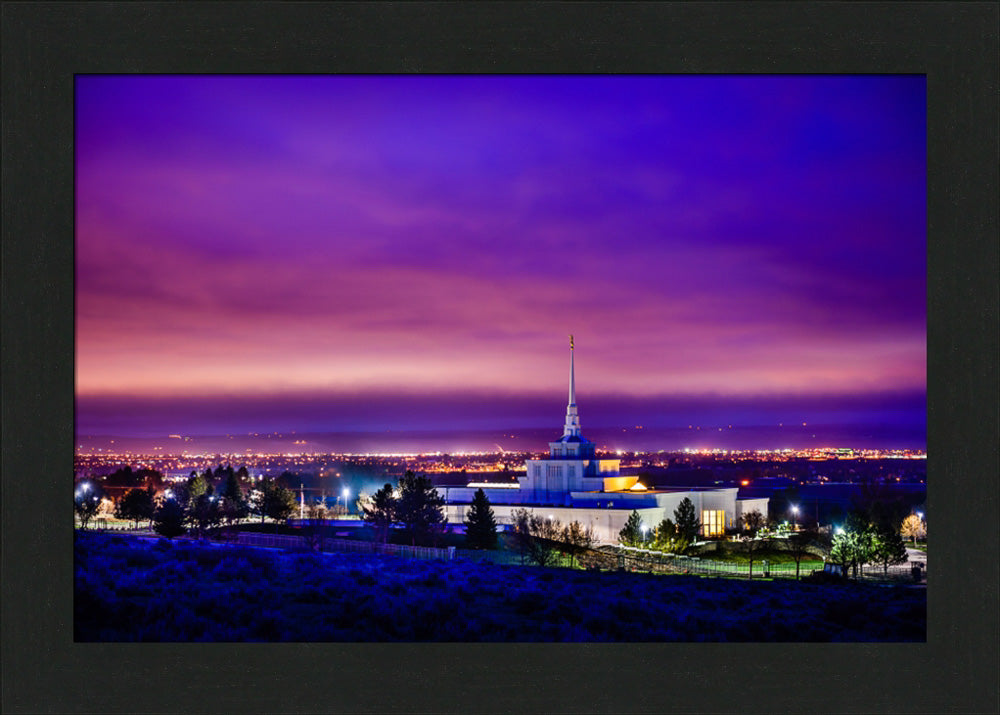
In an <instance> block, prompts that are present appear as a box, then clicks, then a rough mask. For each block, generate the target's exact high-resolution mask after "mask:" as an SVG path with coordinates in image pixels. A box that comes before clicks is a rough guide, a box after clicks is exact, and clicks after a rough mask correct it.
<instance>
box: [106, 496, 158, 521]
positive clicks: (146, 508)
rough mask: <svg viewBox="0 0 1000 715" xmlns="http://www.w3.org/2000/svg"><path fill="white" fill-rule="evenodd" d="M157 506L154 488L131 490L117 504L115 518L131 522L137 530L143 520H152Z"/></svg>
mask: <svg viewBox="0 0 1000 715" xmlns="http://www.w3.org/2000/svg"><path fill="white" fill-rule="evenodd" d="M155 509H156V504H155V503H154V501H153V488H152V487H149V488H148V489H129V490H128V492H126V493H125V496H123V497H122V498H121V499H119V500H118V503H117V504H115V516H116V517H117V518H119V519H125V520H127V521H131V522H132V523H133V526H134V527H135V528H137V529H138V528H139V522H140V521H141V520H143V519H149V520H151V519H152V518H153V511H154V510H155Z"/></svg>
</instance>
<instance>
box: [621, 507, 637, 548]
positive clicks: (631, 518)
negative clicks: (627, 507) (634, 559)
mask: <svg viewBox="0 0 1000 715" xmlns="http://www.w3.org/2000/svg"><path fill="white" fill-rule="evenodd" d="M641 541H642V519H641V518H639V512H637V511H636V510H635V509H633V510H632V513H631V514H629V515H628V521H626V522H625V526H623V527H622V530H621V531H619V532H618V543H620V544H624V545H625V546H638V545H639V543H640V542H641Z"/></svg>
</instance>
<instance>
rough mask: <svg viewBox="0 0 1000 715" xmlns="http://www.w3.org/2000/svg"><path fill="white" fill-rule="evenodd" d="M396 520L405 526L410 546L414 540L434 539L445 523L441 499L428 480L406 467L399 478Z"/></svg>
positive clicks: (423, 541)
mask: <svg viewBox="0 0 1000 715" xmlns="http://www.w3.org/2000/svg"><path fill="white" fill-rule="evenodd" d="M396 521H397V522H398V523H400V524H402V525H403V527H404V528H405V529H406V532H407V534H408V535H409V537H410V544H411V545H416V544H417V542H418V541H419V542H420V543H421V544H426V543H428V542H434V543H436V542H437V540H438V537H439V536H440V535H441V534H442V533H443V532H444V526H445V524H446V523H447V522H446V519H445V515H444V499H442V498H441V495H440V494H438V492H437V490H436V489H435V488H434V486H433V485H432V484H431V480H430V479H428V478H427V477H425V476H423V475H420V476H417V475H415V474H414V473H413V472H412V471H410V470H409V469H408V470H406V475H405V476H404V477H403V478H402V479H400V480H399V500H398V501H397V503H396Z"/></svg>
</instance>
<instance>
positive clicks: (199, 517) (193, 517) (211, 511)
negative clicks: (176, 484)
mask: <svg viewBox="0 0 1000 715" xmlns="http://www.w3.org/2000/svg"><path fill="white" fill-rule="evenodd" d="M188 520H189V521H190V522H191V524H192V526H194V527H195V531H196V532H197V534H198V538H204V537H205V534H207V533H208V530H209V529H211V528H212V527H214V526H218V525H219V523H220V522H221V521H222V509H221V508H220V506H219V498H218V497H217V496H214V495H209V494H202V495H201V496H199V497H198V498H197V499H195V500H194V501H192V502H191V506H190V507H189V509H188Z"/></svg>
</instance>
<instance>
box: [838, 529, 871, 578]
mask: <svg viewBox="0 0 1000 715" xmlns="http://www.w3.org/2000/svg"><path fill="white" fill-rule="evenodd" d="M874 553H875V550H874V539H873V529H872V528H871V527H870V526H869V525H868V524H848V525H846V526H845V527H844V528H843V529H841V530H840V531H838V533H837V534H836V535H835V536H834V537H833V545H832V546H831V547H830V560H831V561H833V562H834V563H835V564H840V565H841V566H843V567H844V570H845V571H846V570H847V569H848V568H850V569H851V571H852V572H853V575H854V578H857V577H858V566H861V565H863V564H866V563H868V562H869V561H871V559H872V558H873V556H874Z"/></svg>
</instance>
